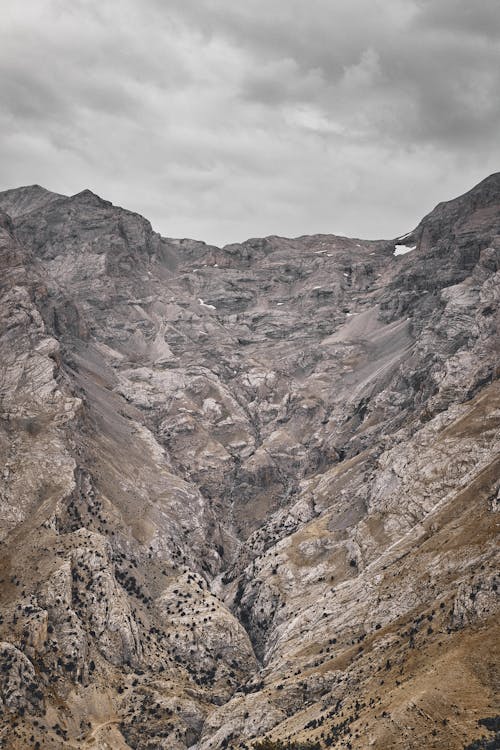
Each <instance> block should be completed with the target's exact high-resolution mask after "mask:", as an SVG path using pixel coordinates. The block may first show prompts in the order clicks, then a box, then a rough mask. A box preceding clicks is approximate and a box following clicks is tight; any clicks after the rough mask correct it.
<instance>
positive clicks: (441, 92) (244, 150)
mask: <svg viewBox="0 0 500 750" xmlns="http://www.w3.org/2000/svg"><path fill="white" fill-rule="evenodd" d="M0 93H1V101H2V107H1V109H0V158H1V164H2V170H1V173H0V174H1V180H0V189H5V188H9V187H14V186H17V185H21V184H31V183H35V182H37V183H40V184H42V185H44V186H45V187H47V188H49V189H52V190H55V191H57V192H62V193H67V194H72V193H75V192H78V191H80V190H82V189H84V188H90V189H92V190H94V191H95V192H97V193H99V194H100V195H102V196H103V197H106V198H108V199H110V200H112V201H113V202H114V203H118V204H121V205H124V206H126V207H127V208H131V209H133V210H137V211H139V212H141V213H143V214H144V215H145V216H147V217H148V218H149V219H150V220H151V221H152V223H153V225H154V227H155V228H156V229H158V230H159V231H161V232H162V234H165V235H169V236H194V237H199V238H201V239H205V240H206V241H209V242H214V243H217V244H223V243H226V242H232V241H241V240H243V239H245V238H247V237H249V236H262V235H266V234H284V235H288V236H293V235H298V234H305V233H313V232H333V233H337V234H347V235H351V236H362V237H372V238H375V237H384V236H385V237H393V236H395V235H397V234H399V233H402V232H404V231H406V230H408V229H410V228H411V227H412V226H413V225H414V224H415V223H416V221H417V220H418V219H419V218H420V217H421V216H422V214H423V213H425V212H427V211H428V210H430V209H431V208H432V207H433V205H434V204H435V203H436V202H437V201H439V200H442V199H445V198H448V197H449V198H451V197H453V196H455V195H457V194H459V193H460V192H463V191H464V190H466V189H468V188H469V187H472V185H473V184H474V183H476V182H478V181H479V180H480V179H482V178H483V177H485V176H486V175H487V174H489V173H490V172H493V171H497V170H498V169H499V168H500V166H499V164H500V159H499V156H500V138H499V134H500V4H499V3H498V0H481V2H479V3H470V1H468V2H467V1H466V0H439V3H438V2H435V1H433V0H307V1H306V0H271V2H269V0H248V2H245V3H236V2H234V0H106V2H102V0H72V2H71V3H68V2H67V1H66V0H24V2H23V3H19V2H17V0H4V3H3V23H2V27H1V30H0Z"/></svg>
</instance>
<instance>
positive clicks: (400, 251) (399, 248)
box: [394, 245, 417, 255]
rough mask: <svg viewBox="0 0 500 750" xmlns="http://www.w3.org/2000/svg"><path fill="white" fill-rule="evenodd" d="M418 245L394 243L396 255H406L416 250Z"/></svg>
mask: <svg viewBox="0 0 500 750" xmlns="http://www.w3.org/2000/svg"><path fill="white" fill-rule="evenodd" d="M416 247H417V246H416V245H413V247H410V246H409V245H394V255H406V253H409V252H411V251H412V250H415V248H416Z"/></svg>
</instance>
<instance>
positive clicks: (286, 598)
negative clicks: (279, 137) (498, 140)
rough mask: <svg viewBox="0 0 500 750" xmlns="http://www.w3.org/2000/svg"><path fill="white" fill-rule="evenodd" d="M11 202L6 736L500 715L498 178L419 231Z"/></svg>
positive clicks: (256, 729) (4, 529) (345, 730)
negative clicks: (193, 226)
mask: <svg viewBox="0 0 500 750" xmlns="http://www.w3.org/2000/svg"><path fill="white" fill-rule="evenodd" d="M0 212H1V213H0V232H1V235H0V243H1V247H0V264H1V269H2V275H1V278H0V315H1V324H0V355H1V356H0V457H1V466H0V472H1V474H0V476H1V479H0V518H1V523H0V538H1V548H0V611H1V617H0V747H2V748H9V749H10V748H12V749H13V750H18V749H20V748H41V747H43V748H50V749H53V750H56V748H57V749H59V748H61V749H62V748H85V747H89V748H90V747H92V748H94V749H95V750H97V749H99V750H105V749H106V748H113V749H115V748H117V749H118V750H119V749H120V748H121V749H124V750H126V749H127V748H137V749H138V750H139V749H140V750H143V749H144V750H146V749H147V750H153V749H156V748H164V749H165V750H167V749H168V750H185V749H186V748H192V750H209V749H210V748H214V749H215V748H245V747H247V748H250V747H252V745H253V744H254V743H255V742H257V741H258V740H262V739H263V738H264V737H268V738H270V739H272V740H283V741H287V740H288V739H292V740H294V741H296V742H301V743H306V745H305V746H310V747H321V748H323V747H333V748H352V749H354V748H356V749H358V748H359V749H360V750H361V749H364V748H368V747H373V748H379V749H380V750H385V749H387V748H400V747H405V748H423V747H425V748H443V749H444V748H447V749H449V750H451V749H457V750H458V749H462V748H465V747H467V746H468V745H471V743H473V742H474V741H475V740H480V738H481V737H485V738H487V740H486V739H485V742H486V741H490V740H492V738H493V737H494V727H495V724H494V722H493V721H492V717H494V716H495V715H496V714H498V713H499V707H498V704H497V702H496V701H497V698H496V696H497V695H498V673H497V672H496V671H495V665H496V664H498V652H497V650H496V649H498V631H497V626H496V620H497V618H498V590H497V582H496V581H497V579H496V572H497V568H498V556H497V548H496V541H497V530H498V516H497V515H496V511H498V508H499V507H500V497H499V490H500V450H499V449H500V430H499V427H500V380H499V375H500V360H499V351H500V337H499V322H500V175H499V174H497V175H492V176H491V177H489V178H487V179H486V180H484V181H483V182H482V183H480V184H479V185H478V186H476V187H475V188H474V189H473V190H471V191H470V192H469V193H467V194H466V195H464V196H462V197H460V198H458V199H456V200H453V201H450V202H448V203H442V204H440V205H439V206H438V207H437V208H436V209H435V210H434V211H432V212H431V213H430V214H429V215H428V216H426V217H425V218H424V219H423V220H422V222H421V223H420V224H419V226H418V227H417V228H416V229H415V230H414V231H412V232H410V233H409V234H408V235H406V236H405V237H404V238H398V239H396V240H392V241H375V242H368V241H364V240H353V239H347V238H344V237H336V236H333V235H315V236H308V237H300V238H297V239H293V240H290V239H284V238H281V237H267V238H264V239H252V240H248V241H247V242H244V243H242V244H240V245H229V246H226V247H224V248H217V247H212V246H209V245H206V244H204V243H202V242H195V241H193V240H173V239H167V238H163V237H160V236H159V235H158V234H156V233H155V232H154V231H153V230H152V228H151V226H150V224H149V223H148V222H147V221H146V220H145V219H144V218H142V217H141V216H138V215H137V214H134V213H131V212H129V211H125V210H123V209H121V208H117V207H115V206H113V205H112V204H111V203H109V202H107V201H105V200H102V199H101V198H99V197H98V196H96V195H94V194H93V193H91V192H89V191H84V192H82V193H79V194H77V195H74V196H71V197H66V196H61V195H57V194H54V193H49V192H48V191H46V190H44V189H43V188H41V187H39V186H31V187H26V188H19V189H15V190H10V191H7V192H4V193H0ZM480 746H481V745H479V744H478V745H476V747H480ZM485 746H486V745H485ZM495 746H496V745H495Z"/></svg>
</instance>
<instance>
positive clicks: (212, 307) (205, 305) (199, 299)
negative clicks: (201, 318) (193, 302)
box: [198, 297, 215, 310]
mask: <svg viewBox="0 0 500 750" xmlns="http://www.w3.org/2000/svg"><path fill="white" fill-rule="evenodd" d="M198 302H199V303H200V305H201V306H202V307H208V309H209V310H215V305H207V303H206V302H203V300H202V299H201V297H198Z"/></svg>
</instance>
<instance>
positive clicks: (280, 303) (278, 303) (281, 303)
mask: <svg viewBox="0 0 500 750" xmlns="http://www.w3.org/2000/svg"><path fill="white" fill-rule="evenodd" d="M276 304H277V305H284V304H285V303H284V302H276Z"/></svg>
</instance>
